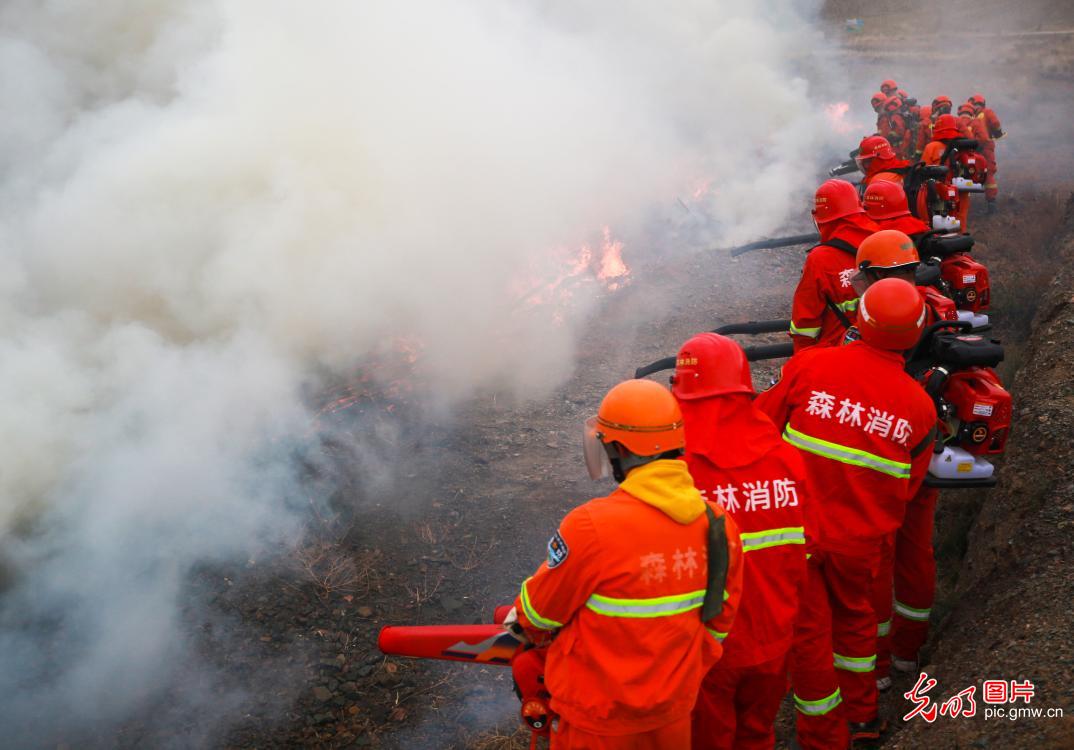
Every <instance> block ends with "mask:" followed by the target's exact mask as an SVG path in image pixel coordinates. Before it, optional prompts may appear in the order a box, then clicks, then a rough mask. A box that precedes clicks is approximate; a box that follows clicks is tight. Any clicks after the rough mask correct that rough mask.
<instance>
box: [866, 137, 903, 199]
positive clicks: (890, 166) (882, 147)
mask: <svg viewBox="0 0 1074 750" xmlns="http://www.w3.org/2000/svg"><path fill="white" fill-rule="evenodd" d="M854 160H855V161H856V162H857V163H858V168H859V169H861V171H862V174H864V175H865V177H864V178H862V181H861V185H862V187H863V188H864V186H866V185H869V184H870V183H872V182H873V181H874V180H891V181H894V182H898V183H900V184H901V183H902V181H903V178H904V176H905V174H906V169H907V168H908V167H909V166H910V162H908V161H906V160H905V159H899V158H898V157H897V156H896V155H895V150H894V149H892V148H891V144H890V143H888V141H887V139H886V138H884V137H883V136H879V135H870V136H868V137H867V138H863V139H862V141H861V143H859V144H858V155H857V156H856V157H855V158H854Z"/></svg>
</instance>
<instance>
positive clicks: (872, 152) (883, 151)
mask: <svg viewBox="0 0 1074 750" xmlns="http://www.w3.org/2000/svg"><path fill="white" fill-rule="evenodd" d="M877 156H879V157H880V158H882V159H894V158H895V151H894V149H892V148H891V144H890V143H888V139H887V138H885V137H884V136H882V135H870V136H868V137H866V138H863V139H862V141H861V143H859V144H858V156H857V159H858V160H859V161H865V160H866V159H872V158H874V157H877Z"/></svg>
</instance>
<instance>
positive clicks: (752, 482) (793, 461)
mask: <svg viewBox="0 0 1074 750" xmlns="http://www.w3.org/2000/svg"><path fill="white" fill-rule="evenodd" d="M671 390H672V393H674V394H675V398H677V399H678V401H679V406H680V408H681V409H682V416H683V422H684V423H685V426H686V457H685V459H686V463H687V465H688V466H689V467H690V475H691V476H693V478H694V482H695V483H696V484H697V487H698V489H699V490H701V493H702V494H703V495H705V496H706V497H707V498H708V499H709V500H715V501H717V502H718V503H719V504H720V506H721V507H723V508H724V510H726V511H727V513H728V514H729V515H730V516H731V517H732V518H733V519H734V521H735V524H736V525H737V526H738V530H739V533H740V534H741V537H742V551H743V552H744V553H745V554H744V557H745V563H744V569H745V574H744V577H743V581H742V601H741V602H740V604H739V608H738V614H737V615H736V616H735V625H734V627H733V628H732V629H731V634H730V635H729V636H728V638H727V640H726V641H724V644H723V647H724V652H723V658H722V659H721V660H720V662H719V663H718V664H717V665H716V666H715V667H713V668H712V669H711V670H710V671H709V673H708V675H707V676H706V677H705V681H704V682H703V683H702V686H701V693H700V694H699V695H698V699H697V705H696V706H695V708H694V719H693V745H692V748H693V750H770V748H772V747H773V745H774V744H775V733H774V724H775V720H776V713H777V712H778V711H779V705H780V703H781V702H782V700H783V696H784V695H785V694H786V692H787V676H786V675H787V650H788V649H789V648H790V646H791V640H792V637H793V635H794V620H795V616H796V615H797V614H798V591H799V588H800V586H801V585H802V583H803V580H804V578H805V562H806V557H805V543H806V537H805V528H804V526H803V520H802V505H803V503H805V502H807V500H806V487H805V483H804V473H805V469H804V466H803V464H802V459H801V457H800V456H799V455H798V452H797V451H796V450H795V449H794V448H792V447H791V446H789V445H787V444H786V443H784V442H783V441H782V440H781V439H780V435H779V431H778V430H777V429H776V427H775V425H773V424H772V421H771V420H770V419H769V418H768V417H766V416H765V415H764V414H762V413H761V412H760V411H758V410H757V408H756V407H755V406H754V405H753V403H752V401H751V399H752V397H753V380H752V378H751V376H750V367H749V363H748V362H747V361H746V355H745V353H744V352H743V351H742V349H741V347H739V345H738V344H737V343H735V342H734V341H732V340H731V339H729V338H726V337H724V336H719V335H717V334H715V333H701V334H698V335H696V336H694V337H693V338H691V339H690V340H689V341H687V342H686V343H685V344H683V346H682V348H681V349H680V350H679V355H678V358H677V360H676V366H675V375H674V377H673V379H672V387H671Z"/></svg>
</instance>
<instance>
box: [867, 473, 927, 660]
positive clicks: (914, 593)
mask: <svg viewBox="0 0 1074 750" xmlns="http://www.w3.org/2000/svg"><path fill="white" fill-rule="evenodd" d="M939 494H940V492H939V490H937V489H935V488H934V487H922V488H921V489H920V490H918V493H917V494H916V495H915V496H914V499H913V500H912V501H911V502H910V503H908V504H907V506H906V517H905V519H904V520H903V523H902V526H901V527H899V530H898V532H897V533H896V534H895V537H894V539H893V540H891V542H887V543H885V544H884V546H883V547H882V548H881V563H880V570H879V572H878V574H877V579H876V587H875V588H874V589H873V591H874V595H873V609H874V610H875V611H876V620H877V625H876V632H877V638H876V676H877V678H880V677H886V676H887V675H888V674H889V673H890V671H891V655H892V653H894V654H895V657H896V658H898V659H903V660H905V661H912V660H915V659H916V658H917V652H918V651H920V650H921V647H922V646H924V645H925V640H926V639H927V638H928V635H929V614H930V613H931V610H932V602H933V599H934V598H935V596H936V558H935V556H934V555H933V550H932V527H933V519H934V517H935V515H936V499H937V498H938V497H939ZM892 588H894V592H895V596H894V602H892Z"/></svg>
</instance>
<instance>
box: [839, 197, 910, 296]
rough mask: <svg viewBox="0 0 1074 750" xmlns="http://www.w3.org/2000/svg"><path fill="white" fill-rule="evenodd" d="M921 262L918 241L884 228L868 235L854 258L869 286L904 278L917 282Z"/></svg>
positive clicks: (863, 280)
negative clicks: (915, 245)
mask: <svg viewBox="0 0 1074 750" xmlns="http://www.w3.org/2000/svg"><path fill="white" fill-rule="evenodd" d="M888 184H889V185H890V184H892V183H888ZM895 187H898V185H895ZM903 204H904V205H905V198H904V199H903ZM920 262H921V259H920V258H919V257H918V255H917V248H915V247H914V241H913V240H911V239H910V238H909V237H907V236H906V235H905V234H903V233H902V232H900V231H898V230H895V229H881V230H880V231H879V232H874V233H873V234H871V235H869V236H868V237H866V238H865V239H864V240H862V243H861V245H859V246H858V254H857V256H856V257H855V259H854V263H855V264H856V265H857V266H858V276H859V278H860V279H861V281H862V282H864V283H863V286H864V287H865V288H869V287H870V286H872V285H873V284H875V283H876V282H878V281H880V280H881V279H902V280H903V281H907V282H909V283H913V281H914V271H916V270H917V266H918V264H919V263H920Z"/></svg>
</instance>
